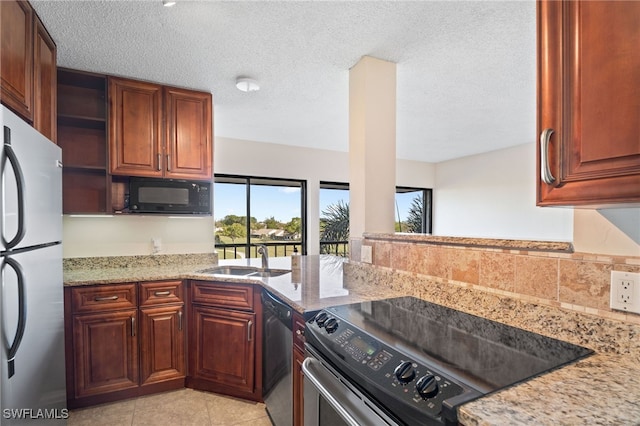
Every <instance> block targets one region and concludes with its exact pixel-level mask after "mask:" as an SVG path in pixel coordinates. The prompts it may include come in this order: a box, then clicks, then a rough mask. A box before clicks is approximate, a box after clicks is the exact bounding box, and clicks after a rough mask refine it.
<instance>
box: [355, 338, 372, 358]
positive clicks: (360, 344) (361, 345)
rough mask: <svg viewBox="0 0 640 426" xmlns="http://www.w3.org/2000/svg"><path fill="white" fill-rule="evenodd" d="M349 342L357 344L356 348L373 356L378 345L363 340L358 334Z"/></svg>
mask: <svg viewBox="0 0 640 426" xmlns="http://www.w3.org/2000/svg"><path fill="white" fill-rule="evenodd" d="M349 343H351V344H352V345H353V346H355V347H356V348H358V349H360V350H361V351H362V352H364V353H365V354H367V355H369V356H371V355H373V354H374V353H376V347H375V346H373V345H371V344H369V343H367V342H365V341H364V340H362V339H361V338H360V337H358V336H356V337H354V338H353V339H351V341H349Z"/></svg>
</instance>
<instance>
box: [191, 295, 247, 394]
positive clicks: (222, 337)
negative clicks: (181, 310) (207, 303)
mask: <svg viewBox="0 0 640 426" xmlns="http://www.w3.org/2000/svg"><path fill="white" fill-rule="evenodd" d="M192 317H193V324H192V328H191V330H192V332H193V334H192V337H193V340H192V344H191V346H190V350H192V351H194V352H193V353H192V358H191V360H192V361H193V362H192V364H191V365H190V366H189V369H190V375H191V376H192V377H194V378H196V379H205V380H208V381H212V382H216V383H219V384H221V385H224V386H225V387H227V388H234V389H236V390H239V391H243V392H244V391H246V392H248V393H251V392H253V390H254V382H255V327H254V325H255V314H254V313H249V312H239V311H232V310H225V309H215V308H208V307H204V306H198V305H194V306H193V315H192Z"/></svg>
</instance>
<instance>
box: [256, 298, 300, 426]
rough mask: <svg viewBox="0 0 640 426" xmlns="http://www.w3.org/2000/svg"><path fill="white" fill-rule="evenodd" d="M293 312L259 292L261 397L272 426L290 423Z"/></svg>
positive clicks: (291, 415)
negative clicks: (260, 297)
mask: <svg viewBox="0 0 640 426" xmlns="http://www.w3.org/2000/svg"><path fill="white" fill-rule="evenodd" d="M292 314H293V312H292V310H291V308H290V307H289V306H288V305H287V304H286V303H284V302H283V301H281V300H280V299H278V298H277V297H275V296H274V295H273V294H271V293H269V292H268V291H266V290H264V289H263V291H262V324H263V328H262V396H263V398H264V402H265V404H266V406H267V413H268V414H269V417H270V418H271V422H272V423H273V424H274V425H275V426H291V424H292V423H293V410H292V407H293V382H292V374H291V367H292V362H291V356H292V351H293V332H292V329H293V315H292Z"/></svg>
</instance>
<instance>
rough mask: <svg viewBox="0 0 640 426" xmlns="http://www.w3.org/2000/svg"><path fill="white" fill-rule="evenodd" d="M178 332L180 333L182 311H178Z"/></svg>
mask: <svg viewBox="0 0 640 426" xmlns="http://www.w3.org/2000/svg"><path fill="white" fill-rule="evenodd" d="M178 330H180V331H182V310H179V311H178Z"/></svg>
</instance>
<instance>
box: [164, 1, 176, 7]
mask: <svg viewBox="0 0 640 426" xmlns="http://www.w3.org/2000/svg"><path fill="white" fill-rule="evenodd" d="M162 5H163V6H164V7H171V6H175V5H176V2H175V1H171V0H162Z"/></svg>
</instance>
